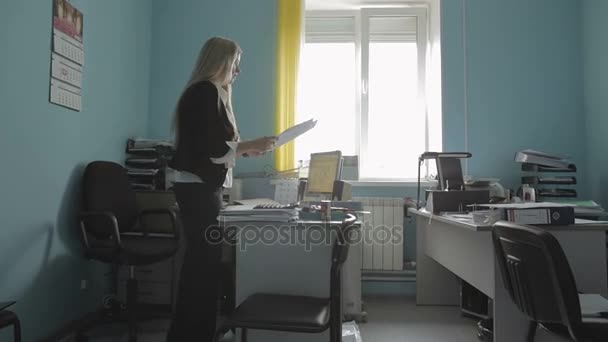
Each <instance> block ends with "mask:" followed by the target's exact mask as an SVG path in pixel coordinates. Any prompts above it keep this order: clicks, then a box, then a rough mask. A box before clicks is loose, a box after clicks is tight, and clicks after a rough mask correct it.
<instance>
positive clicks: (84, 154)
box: [0, 0, 150, 341]
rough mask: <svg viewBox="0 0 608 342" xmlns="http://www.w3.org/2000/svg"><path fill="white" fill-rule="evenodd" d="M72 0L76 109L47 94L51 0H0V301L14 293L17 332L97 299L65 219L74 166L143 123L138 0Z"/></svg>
mask: <svg viewBox="0 0 608 342" xmlns="http://www.w3.org/2000/svg"><path fill="white" fill-rule="evenodd" d="M74 4H75V5H77V6H78V7H79V9H80V10H81V11H82V12H83V13H84V20H85V21H84V25H85V33H84V34H85V54H86V64H85V67H84V69H85V70H84V85H83V103H84V104H83V110H82V112H80V113H78V112H74V111H70V110H68V109H64V108H62V107H58V106H55V105H52V104H50V103H49V102H48V93H49V70H50V46H51V15H52V1H51V0H47V1H2V2H0V46H1V47H2V48H1V50H2V53H1V54H0V75H1V77H0V105H1V107H0V118H1V121H2V123H1V124H0V146H3V151H4V152H3V155H2V167H1V168H0V182H1V184H2V186H1V187H0V188H1V189H2V192H1V193H0V217H1V218H2V229H0V241H1V245H0V279H1V280H0V301H2V300H17V301H18V303H17V305H15V306H14V307H13V308H14V310H15V311H16V312H17V314H18V315H19V317H20V318H21V321H22V324H23V333H24V340H25V341H34V340H37V339H39V338H40V337H42V336H45V335H48V334H49V333H50V332H52V331H55V329H57V328H58V327H60V326H61V325H63V324H65V323H66V322H67V321H69V320H71V319H74V318H76V317H79V316H80V315H81V314H82V313H84V312H88V311H91V310H92V309H93V308H94V307H95V306H96V305H98V304H99V303H100V300H101V295H102V294H103V291H105V290H106V288H105V286H104V285H103V284H104V283H105V282H104V276H103V270H105V267H104V266H102V265H100V264H97V263H96V262H89V261H86V260H84V259H83V258H82V256H81V248H80V242H79V240H78V239H79V228H78V225H77V222H76V221H75V218H76V217H77V216H76V215H77V213H78V208H79V185H80V179H81V173H82V170H83V167H84V165H85V164H86V163H87V162H89V161H91V160H95V159H107V160H117V161H120V160H122V159H123V151H124V142H125V140H126V138H127V137H128V136H130V135H136V134H145V133H146V126H147V122H148V115H147V107H148V87H147V85H148V83H149V81H148V79H149V67H150V65H149V46H150V6H149V4H148V1H146V0H132V1H122V0H104V1H83V0H79V1H74ZM81 279H86V280H88V281H89V283H90V289H89V290H87V291H81V290H80V280H81ZM9 332H10V330H8V329H5V330H2V331H1V332H0V341H9V340H10V341H12V339H11V337H10V336H11V335H12V334H11V333H9Z"/></svg>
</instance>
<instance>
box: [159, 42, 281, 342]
mask: <svg viewBox="0 0 608 342" xmlns="http://www.w3.org/2000/svg"><path fill="white" fill-rule="evenodd" d="M241 52H242V51H241V49H240V47H239V46H238V45H237V44H236V43H235V42H233V41H231V40H229V39H225V38H219V37H215V38H211V39H209V40H208V41H207V42H206V43H205V45H204V46H203V48H202V50H201V52H200V55H199V58H198V61H197V63H196V66H195V68H194V71H193V72H192V75H191V77H190V81H189V82H188V84H187V86H186V89H185V90H184V92H183V93H182V95H181V97H180V99H179V102H178V105H177V110H176V111H175V118H174V119H175V121H174V125H175V126H174V127H175V129H176V144H177V150H176V153H175V156H174V158H173V160H172V161H171V165H170V166H171V168H172V169H174V170H175V175H174V186H173V189H174V192H175V196H176V199H177V202H178V205H179V209H180V215H181V219H182V226H183V229H184V232H185V239H186V253H185V256H184V261H183V265H182V271H181V276H180V284H179V293H178V297H177V303H176V312H175V316H174V318H173V322H172V323H171V327H170V329H169V333H168V335H167V341H168V342H188V341H196V342H211V341H212V339H213V335H214V332H215V324H216V319H215V318H216V303H217V294H218V283H219V282H218V281H219V279H220V277H221V274H220V271H221V270H220V257H221V244H219V243H218V241H217V236H218V235H216V234H218V233H219V228H218V227H217V215H218V213H219V210H220V206H221V203H222V190H223V188H224V187H230V186H231V185H232V170H231V168H232V167H233V166H234V161H235V158H236V157H237V156H243V155H260V154H263V153H265V152H267V151H269V150H271V149H272V148H273V147H274V144H275V142H276V138H275V137H262V138H258V139H255V140H250V141H240V140H239V133H238V132H239V131H238V129H237V126H236V120H235V118H234V115H233V113H232V101H231V97H232V96H231V95H232V83H233V82H234V80H235V79H236V77H237V75H238V74H239V72H240V68H239V63H240V60H241ZM220 235H221V234H220ZM213 236H215V241H214V240H213V239H210V237H213Z"/></svg>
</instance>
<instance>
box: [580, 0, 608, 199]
mask: <svg viewBox="0 0 608 342" xmlns="http://www.w3.org/2000/svg"><path fill="white" fill-rule="evenodd" d="M582 4H583V6H582V7H583V44H584V62H585V73H584V74H585V111H586V123H587V131H586V132H587V141H586V142H587V151H588V159H589V164H588V165H589V167H588V173H587V174H586V176H587V177H588V179H589V180H590V194H591V198H593V199H594V200H596V201H599V203H601V204H602V205H603V206H604V207H605V208H606V207H608V154H607V153H606V147H608V136H607V135H606V130H607V129H608V64H606V61H608V41H607V40H606V36H607V35H608V22H607V21H606V18H607V17H608V2H607V1H604V0H583V2H582Z"/></svg>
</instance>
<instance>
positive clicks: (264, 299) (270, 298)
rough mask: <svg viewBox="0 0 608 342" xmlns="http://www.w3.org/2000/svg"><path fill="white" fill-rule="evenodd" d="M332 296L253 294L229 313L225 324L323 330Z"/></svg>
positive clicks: (296, 329) (326, 323)
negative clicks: (327, 297)
mask: <svg viewBox="0 0 608 342" xmlns="http://www.w3.org/2000/svg"><path fill="white" fill-rule="evenodd" d="M329 304H330V303H329V299H326V298H317V297H305V296H289V295H276V294H254V295H251V296H250V297H248V298H247V299H245V301H244V302H243V303H241V305H239V306H238V308H236V310H235V311H234V312H233V313H232V314H231V315H230V317H228V319H227V320H226V322H225V324H224V325H225V326H228V327H231V328H232V327H237V328H250V329H261V330H281V331H298V332H320V331H323V330H325V329H327V327H328V324H329V318H330V312H329V311H330V309H329V308H330V306H329Z"/></svg>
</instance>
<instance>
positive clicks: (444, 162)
mask: <svg viewBox="0 0 608 342" xmlns="http://www.w3.org/2000/svg"><path fill="white" fill-rule="evenodd" d="M437 173H438V174H439V187H440V189H441V190H464V189H463V186H464V179H463V176H462V166H461V165H460V159H459V158H437Z"/></svg>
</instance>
